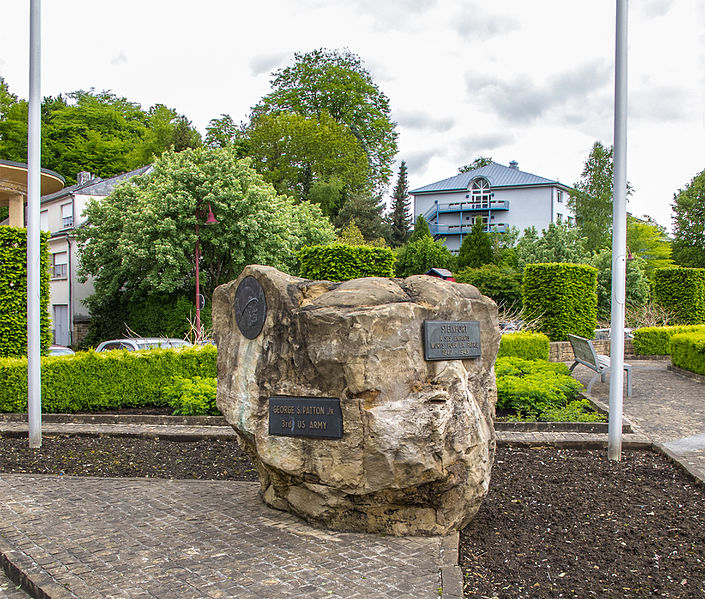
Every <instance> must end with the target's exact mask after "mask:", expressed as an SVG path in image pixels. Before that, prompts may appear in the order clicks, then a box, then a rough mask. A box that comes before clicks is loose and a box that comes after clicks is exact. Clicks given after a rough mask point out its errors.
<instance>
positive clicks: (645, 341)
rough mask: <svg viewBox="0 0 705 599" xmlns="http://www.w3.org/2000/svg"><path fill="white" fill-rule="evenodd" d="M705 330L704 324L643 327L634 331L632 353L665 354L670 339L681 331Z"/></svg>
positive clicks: (643, 354)
mask: <svg viewBox="0 0 705 599" xmlns="http://www.w3.org/2000/svg"><path fill="white" fill-rule="evenodd" d="M695 332H705V325H691V326H670V327H644V328H642V329H637V330H636V331H634V341H633V344H634V353H635V354H637V355H642V356H667V355H670V353H671V340H672V338H673V336H674V335H680V334H681V333H695Z"/></svg>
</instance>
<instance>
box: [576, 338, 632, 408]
mask: <svg viewBox="0 0 705 599" xmlns="http://www.w3.org/2000/svg"><path fill="white" fill-rule="evenodd" d="M568 341H570V345H571V347H572V348H573V354H574V355H575V362H573V365H572V366H571V367H570V371H571V372H573V368H575V367H576V366H577V365H578V364H582V365H583V366H587V367H588V368H590V369H591V370H594V371H595V375H594V376H593V377H592V379H590V382H589V383H588V386H587V392H588V393H590V389H592V385H593V383H594V382H595V381H596V380H597V378H598V377H600V380H601V381H602V382H603V383H604V382H605V375H606V374H607V373H608V372H609V371H610V358H609V356H603V355H601V354H598V353H597V352H596V351H595V347H594V346H593V344H592V341H590V340H589V339H585V338H584V337H578V336H577V335H568ZM624 370H625V372H626V373H627V397H631V396H632V367H631V365H630V364H624Z"/></svg>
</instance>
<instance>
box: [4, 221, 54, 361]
mask: <svg viewBox="0 0 705 599" xmlns="http://www.w3.org/2000/svg"><path fill="white" fill-rule="evenodd" d="M48 239H49V234H48V233H46V232H42V234H41V241H40V268H41V273H40V279H39V293H40V299H39V306H40V307H39V310H40V325H39V326H40V337H41V345H42V350H43V351H46V350H47V349H48V348H49V345H50V344H51V323H50V321H49V311H48V309H49V249H48V248H49V245H48ZM26 354H27V229H20V228H16V227H0V357H7V356H22V355H26Z"/></svg>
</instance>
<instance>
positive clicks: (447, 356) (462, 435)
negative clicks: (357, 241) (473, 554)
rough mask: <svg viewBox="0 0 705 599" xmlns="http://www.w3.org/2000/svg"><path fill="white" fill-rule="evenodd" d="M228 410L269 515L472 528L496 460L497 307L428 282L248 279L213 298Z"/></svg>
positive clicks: (439, 530) (396, 529) (465, 290)
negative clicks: (274, 512)
mask: <svg viewBox="0 0 705 599" xmlns="http://www.w3.org/2000/svg"><path fill="white" fill-rule="evenodd" d="M213 323H214V337H215V340H216V343H217V345H218V399H217V402H218V407H219V408H220V410H221V411H222V413H223V414H224V415H225V418H226V419H227V420H228V422H229V423H230V424H231V425H232V426H233V427H234V429H235V430H236V432H237V434H238V439H239V441H240V443H241V445H242V446H243V448H244V449H245V450H246V451H247V452H248V454H249V455H250V456H251V457H252V459H253V461H254V463H255V464H256V465H257V470H258V473H259V479H260V483H261V495H262V498H263V499H264V501H265V502H266V503H267V504H268V505H270V506H272V507H274V508H278V509H281V510H287V511H289V512H292V513H294V514H296V515H298V516H300V517H302V518H304V519H305V520H307V521H309V522H311V523H313V524H317V525H321V526H325V527H328V528H332V529H337V530H347V531H358V532H376V533H388V534H396V535H403V534H412V535H425V534H443V533H446V532H449V531H451V530H454V529H459V528H461V527H463V526H465V524H467V523H468V522H469V521H470V519H471V518H472V517H473V516H474V515H475V513H476V512H477V510H478V508H479V506H480V503H481V501H482V499H483V498H484V497H485V495H486V493H487V488H488V484H489V478H490V471H491V467H492V461H493V458H494V448H495V434H494V426H493V415H494V404H495V400H496V387H495V380H494V368H493V367H494V360H495V357H496V355H497V349H498V346H499V332H498V327H497V308H496V306H495V304H494V302H492V301H491V300H489V299H488V298H486V297H484V296H483V295H481V294H480V292H479V291H478V290H477V289H476V288H475V287H472V286H470V285H464V284H459V283H453V282H449V281H443V280H441V279H437V278H433V277H430V276H425V275H420V276H413V277H409V278H407V279H382V278H365V279H355V280H352V281H347V282H344V283H331V282H330V281H308V280H305V279H300V278H296V277H291V276H289V275H286V274H284V273H282V272H280V271H278V270H276V269H274V268H271V267H265V266H248V267H247V268H245V270H244V271H243V272H242V274H241V275H240V277H239V278H238V279H237V280H236V281H232V282H231V283H228V284H226V285H222V286H220V287H219V288H218V289H216V292H215V294H214V297H213Z"/></svg>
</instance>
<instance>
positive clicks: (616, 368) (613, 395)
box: [607, 0, 628, 461]
mask: <svg viewBox="0 0 705 599" xmlns="http://www.w3.org/2000/svg"><path fill="white" fill-rule="evenodd" d="M627 10H628V0H617V27H616V43H615V73H614V180H613V185H612V190H613V194H614V196H613V206H612V319H611V327H612V330H611V334H610V360H611V369H610V371H611V372H610V416H609V426H608V432H607V457H608V459H610V460H614V461H619V460H620V459H621V457H622V410H623V407H622V400H623V399H624V387H623V384H624V296H625V288H626V282H625V277H626V258H627V256H626V248H627Z"/></svg>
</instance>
